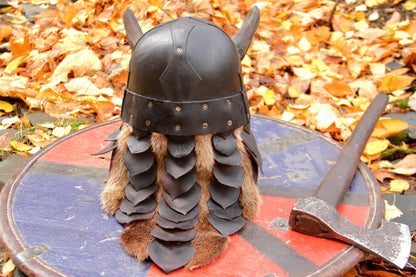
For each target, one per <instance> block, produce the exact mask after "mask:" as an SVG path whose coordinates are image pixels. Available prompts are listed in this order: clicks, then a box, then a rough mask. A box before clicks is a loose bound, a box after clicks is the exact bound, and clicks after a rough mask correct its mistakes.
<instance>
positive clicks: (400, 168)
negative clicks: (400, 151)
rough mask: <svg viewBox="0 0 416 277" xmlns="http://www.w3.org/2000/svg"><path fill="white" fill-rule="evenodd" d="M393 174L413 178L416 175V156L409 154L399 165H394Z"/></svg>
mask: <svg viewBox="0 0 416 277" xmlns="http://www.w3.org/2000/svg"><path fill="white" fill-rule="evenodd" d="M392 167H393V169H391V170H390V171H391V172H394V173H397V174H402V175H406V176H411V175H414V174H416V154H409V155H407V156H406V157H404V158H403V159H402V160H400V161H399V162H398V163H396V164H393V165H392Z"/></svg>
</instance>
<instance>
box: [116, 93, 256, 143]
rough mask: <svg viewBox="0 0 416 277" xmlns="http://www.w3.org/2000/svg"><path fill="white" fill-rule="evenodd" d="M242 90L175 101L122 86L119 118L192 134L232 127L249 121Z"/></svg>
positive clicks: (172, 132) (146, 127) (160, 130)
mask: <svg viewBox="0 0 416 277" xmlns="http://www.w3.org/2000/svg"><path fill="white" fill-rule="evenodd" d="M246 107H248V105H247V103H246V97H245V94H244V91H241V92H239V93H237V94H234V95H231V96H228V97H223V98H216V99H210V100H200V101H192V102H174V101H169V100H160V99H155V98H151V97H145V96H143V95H140V94H137V93H135V92H133V91H130V90H128V89H127V88H126V89H125V93H124V99H123V107H122V114H121V117H122V119H123V120H124V121H125V122H126V123H128V124H130V125H132V126H133V127H134V128H135V129H138V130H144V131H151V132H157V133H161V134H166V135H179V136H192V135H202V134H209V133H219V132H226V131H231V130H234V129H235V128H237V127H240V126H243V125H245V124H247V123H248V122H249V116H250V115H249V112H248V108H246Z"/></svg>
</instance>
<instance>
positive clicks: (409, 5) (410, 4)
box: [403, 0, 416, 11]
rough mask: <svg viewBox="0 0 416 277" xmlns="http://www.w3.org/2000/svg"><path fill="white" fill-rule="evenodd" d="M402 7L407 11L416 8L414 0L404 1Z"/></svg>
mask: <svg viewBox="0 0 416 277" xmlns="http://www.w3.org/2000/svg"><path fill="white" fill-rule="evenodd" d="M403 8H405V9H406V10H408V11H411V10H414V9H416V1H414V0H408V1H406V3H404V4H403Z"/></svg>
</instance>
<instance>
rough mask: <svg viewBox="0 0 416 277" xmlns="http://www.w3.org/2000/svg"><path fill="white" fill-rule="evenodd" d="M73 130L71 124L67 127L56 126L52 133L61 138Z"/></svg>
mask: <svg viewBox="0 0 416 277" xmlns="http://www.w3.org/2000/svg"><path fill="white" fill-rule="evenodd" d="M70 132H71V126H66V127H55V128H54V129H53V131H52V135H53V136H55V137H57V138H61V137H63V136H65V135H67V134H69V133H70Z"/></svg>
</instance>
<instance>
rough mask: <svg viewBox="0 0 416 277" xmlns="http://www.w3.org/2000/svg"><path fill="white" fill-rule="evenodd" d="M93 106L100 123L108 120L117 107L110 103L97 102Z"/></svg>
mask: <svg viewBox="0 0 416 277" xmlns="http://www.w3.org/2000/svg"><path fill="white" fill-rule="evenodd" d="M92 105H93V108H94V111H95V112H96V113H97V120H98V121H105V120H108V119H109V118H111V117H112V116H113V114H114V109H115V105H114V104H113V103H112V102H110V101H95V102H94V103H93V104H92Z"/></svg>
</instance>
